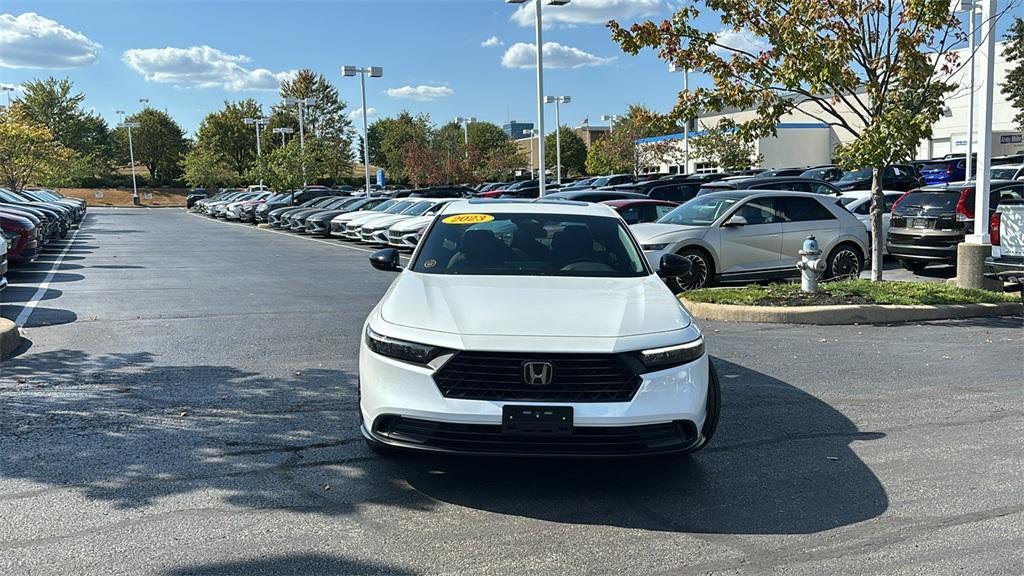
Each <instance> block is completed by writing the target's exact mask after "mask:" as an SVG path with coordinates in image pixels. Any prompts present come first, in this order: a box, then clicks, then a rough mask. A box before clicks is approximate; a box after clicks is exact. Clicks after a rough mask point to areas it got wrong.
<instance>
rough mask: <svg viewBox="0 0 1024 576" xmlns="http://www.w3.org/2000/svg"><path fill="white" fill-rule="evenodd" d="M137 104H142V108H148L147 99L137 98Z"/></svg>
mask: <svg viewBox="0 0 1024 576" xmlns="http://www.w3.org/2000/svg"><path fill="white" fill-rule="evenodd" d="M139 104H142V107H143V108H149V98H139Z"/></svg>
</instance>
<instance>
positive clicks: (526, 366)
mask: <svg viewBox="0 0 1024 576" xmlns="http://www.w3.org/2000/svg"><path fill="white" fill-rule="evenodd" d="M554 379H555V366H554V364H552V363H551V362H523V383H525V384H528V385H530V386H547V385H548V384H551V381H552V380H554Z"/></svg>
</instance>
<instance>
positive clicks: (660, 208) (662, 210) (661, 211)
mask: <svg viewBox="0 0 1024 576" xmlns="http://www.w3.org/2000/svg"><path fill="white" fill-rule="evenodd" d="M675 208H676V207H675V206H667V205H665V204H659V205H657V206H655V207H654V213H655V220H661V219H662V218H663V217H664V216H665V215H666V214H668V213H669V212H671V211H673V210H675Z"/></svg>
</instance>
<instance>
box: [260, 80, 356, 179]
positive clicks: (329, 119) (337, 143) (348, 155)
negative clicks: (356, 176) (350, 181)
mask: <svg viewBox="0 0 1024 576" xmlns="http://www.w3.org/2000/svg"><path fill="white" fill-rule="evenodd" d="M288 98H298V99H312V100H313V103H312V104H308V105H306V106H304V107H303V120H302V127H303V133H304V135H305V139H306V143H307V144H309V143H310V142H311V141H315V140H320V141H322V142H323V144H324V146H323V148H322V149H321V151H320V153H321V154H326V156H323V160H324V163H323V164H322V166H321V168H320V169H319V172H316V173H311V172H310V171H309V167H308V166H307V178H310V179H312V178H329V179H332V180H340V179H342V178H344V177H347V176H349V175H351V172H352V137H351V133H350V129H351V128H352V121H351V120H349V118H348V115H347V113H346V112H345V111H346V108H347V107H348V105H347V104H346V103H345V102H344V101H342V100H341V97H340V95H339V94H338V89H337V88H335V87H334V85H333V84H331V82H330V81H329V80H327V78H326V77H325V76H324V75H322V74H317V73H316V72H314V71H312V70H308V69H303V70H299V71H298V73H296V75H295V77H294V78H292V79H290V80H286V81H284V82H282V83H281V100H282V102H283V101H284V100H285V99H288ZM298 113H299V110H298V105H296V104H284V103H283V104H278V105H277V106H274V108H273V112H272V114H271V117H270V122H269V123H268V125H267V127H266V132H265V134H266V136H264V138H265V139H266V138H268V137H269V136H271V135H273V136H276V135H275V134H274V133H273V132H272V130H273V129H274V128H276V127H278V126H287V127H289V128H292V129H293V130H295V132H294V134H293V136H294V137H296V138H297V137H298V136H299V125H298ZM278 138H279V137H278ZM278 145H280V139H278V140H276V141H274V143H273V144H272V145H271V146H270V148H271V149H272V148H274V147H276V146H278Z"/></svg>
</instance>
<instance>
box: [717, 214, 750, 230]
mask: <svg viewBox="0 0 1024 576" xmlns="http://www.w3.org/2000/svg"><path fill="white" fill-rule="evenodd" d="M746 225H747V219H746V218H744V217H743V216H740V215H739V214H733V215H732V216H731V217H730V218H729V219H728V220H726V221H725V224H722V226H725V227H726V228H731V227H733V226H746Z"/></svg>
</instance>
